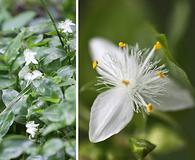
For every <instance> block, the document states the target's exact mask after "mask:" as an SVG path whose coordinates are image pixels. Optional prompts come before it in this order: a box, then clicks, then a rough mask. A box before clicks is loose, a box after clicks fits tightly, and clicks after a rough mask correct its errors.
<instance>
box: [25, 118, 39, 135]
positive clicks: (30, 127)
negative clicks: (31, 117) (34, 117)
mask: <svg viewBox="0 0 195 160" xmlns="http://www.w3.org/2000/svg"><path fill="white" fill-rule="evenodd" d="M38 126H39V124H35V122H34V121H29V122H27V123H26V132H27V133H29V134H30V137H31V138H34V137H35V134H36V132H37V130H38Z"/></svg>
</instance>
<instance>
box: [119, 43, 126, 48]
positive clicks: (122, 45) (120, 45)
mask: <svg viewBox="0 0 195 160" xmlns="http://www.w3.org/2000/svg"><path fill="white" fill-rule="evenodd" d="M118 46H119V47H120V48H125V47H126V44H125V43H124V42H119V43H118Z"/></svg>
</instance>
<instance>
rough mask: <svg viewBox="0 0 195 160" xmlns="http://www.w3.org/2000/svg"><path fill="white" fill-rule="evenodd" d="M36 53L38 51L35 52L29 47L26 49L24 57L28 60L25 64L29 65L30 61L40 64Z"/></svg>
mask: <svg viewBox="0 0 195 160" xmlns="http://www.w3.org/2000/svg"><path fill="white" fill-rule="evenodd" d="M36 54H37V53H36V52H33V51H31V50H29V49H26V50H25V51H24V58H25V61H26V64H25V65H29V64H30V63H33V64H38V61H37V60H36V58H35V55H36Z"/></svg>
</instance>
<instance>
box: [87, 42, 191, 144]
mask: <svg viewBox="0 0 195 160" xmlns="http://www.w3.org/2000/svg"><path fill="white" fill-rule="evenodd" d="M119 46H120V47H119V48H118V47H115V46H114V45H112V44H111V43H110V42H108V41H106V40H104V39H100V38H96V39H93V40H91V43H90V48H91V52H92V59H93V68H96V69H97V72H98V73H99V75H100V76H99V77H98V82H99V83H98V84H99V85H102V84H103V85H104V86H106V87H108V88H109V89H108V90H107V91H105V92H103V93H101V94H100V95H98V97H97V98H96V100H95V101H94V103H93V106H92V109H91V115H90V123H89V139H90V141H91V142H94V143H95V142H100V141H103V140H105V139H107V138H109V137H111V136H112V135H114V134H117V133H118V132H120V131H121V130H122V129H123V128H124V127H125V126H126V125H127V124H128V123H129V122H130V121H131V119H132V117H133V113H134V111H135V112H146V113H149V112H151V111H152V110H153V107H154V108H155V109H160V110H163V111H168V110H172V111H173V110H179V109H184V108H188V107H191V106H193V99H192V97H191V95H190V93H189V92H188V90H186V89H184V88H182V87H181V86H179V85H178V84H176V83H175V82H173V80H171V79H170V78H169V77H168V76H167V74H168V70H167V69H166V68H165V65H159V62H160V61H159V60H157V61H152V60H153V58H154V54H155V50H157V49H160V48H161V44H160V43H159V42H157V43H156V44H155V45H154V47H153V48H152V49H148V50H140V49H139V47H138V45H136V46H135V47H132V48H131V49H130V54H129V49H128V46H127V45H126V44H125V43H122V42H120V43H119ZM157 54H158V53H157Z"/></svg>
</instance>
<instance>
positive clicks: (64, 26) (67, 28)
mask: <svg viewBox="0 0 195 160" xmlns="http://www.w3.org/2000/svg"><path fill="white" fill-rule="evenodd" d="M58 28H59V29H61V30H62V31H63V32H64V33H72V32H73V31H74V30H75V24H74V23H72V21H71V20H69V19H66V20H65V21H64V22H60V23H59V24H58Z"/></svg>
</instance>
